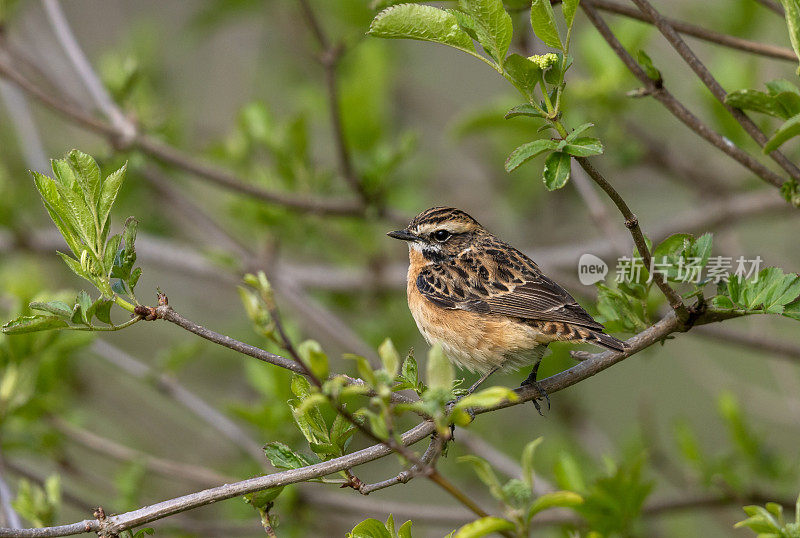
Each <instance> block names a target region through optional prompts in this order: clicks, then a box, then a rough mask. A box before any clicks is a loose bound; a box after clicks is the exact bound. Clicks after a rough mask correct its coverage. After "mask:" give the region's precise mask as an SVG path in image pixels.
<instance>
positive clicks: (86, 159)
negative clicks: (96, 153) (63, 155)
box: [67, 149, 101, 207]
mask: <svg viewBox="0 0 800 538" xmlns="http://www.w3.org/2000/svg"><path fill="white" fill-rule="evenodd" d="M67 158H68V159H69V162H70V163H71V164H72V167H73V168H74V169H75V172H77V174H76V178H77V180H78V183H79V184H80V186H81V189H82V190H83V192H84V194H85V196H86V202H87V203H88V204H89V205H90V206H91V207H94V206H96V205H97V200H98V197H99V196H100V185H101V181H100V167H99V166H97V162H96V161H95V160H94V159H93V158H92V157H91V155H87V154H86V153H84V152H82V151H80V150H77V149H73V150H72V151H70V152H69V155H68V156H67Z"/></svg>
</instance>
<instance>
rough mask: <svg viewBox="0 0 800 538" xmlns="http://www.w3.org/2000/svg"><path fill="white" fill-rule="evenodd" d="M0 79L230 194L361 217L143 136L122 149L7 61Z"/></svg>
mask: <svg viewBox="0 0 800 538" xmlns="http://www.w3.org/2000/svg"><path fill="white" fill-rule="evenodd" d="M0 76H2V77H4V78H6V79H8V80H9V81H11V82H13V83H14V84H16V85H17V86H19V87H20V88H22V89H23V90H24V91H25V92H27V93H28V94H29V95H31V96H32V97H34V98H35V99H36V100H38V101H39V102H41V103H42V104H44V105H45V106H47V107H48V108H50V109H52V110H54V111H56V112H58V113H59V114H61V115H63V116H64V117H66V118H68V119H69V120H71V121H72V122H73V123H75V124H77V125H79V126H81V127H83V128H85V129H88V130H90V131H92V132H94V133H96V134H98V135H101V136H103V137H105V138H106V139H107V140H108V141H109V142H110V143H111V144H112V145H115V146H116V147H119V148H120V149H138V150H140V151H142V152H143V153H146V154H147V155H149V156H150V157H153V158H154V159H156V160H158V161H160V162H163V163H165V164H168V165H171V166H174V167H176V168H180V169H182V170H185V171H187V172H190V173H191V174H193V175H195V176H196V177H198V178H200V179H204V180H206V181H207V182H209V183H213V184H215V185H217V186H220V187H223V188H225V189H227V190H230V191H232V192H236V193H239V194H244V195H247V196H250V197H252V198H256V199H259V200H263V201H266V202H270V203H274V204H277V205H281V206H284V207H287V208H289V209H293V210H297V211H303V212H306V213H313V214H319V215H336V216H360V215H363V213H364V211H363V206H362V204H361V202H360V201H357V200H355V201H354V200H348V199H342V198H334V197H324V198H321V197H320V198H315V197H311V196H303V195H296V194H293V193H284V192H275V191H270V190H266V189H263V188H261V187H259V186H257V185H254V184H252V183H248V182H246V181H244V180H242V179H240V178H239V177H238V176H236V175H235V174H233V173H231V172H228V171H226V170H222V169H220V168H217V167H215V166H212V165H210V164H207V163H205V162H202V161H200V160H197V159H195V158H194V157H193V156H191V155H189V154H187V153H185V152H183V151H181V150H179V149H177V148H174V147H172V146H169V145H167V144H165V143H162V142H159V141H157V140H155V139H154V138H151V137H149V136H147V135H144V134H138V135H136V136H135V137H133V138H132V139H131V140H130V142H129V145H128V146H125V147H122V146H120V145H119V142H120V140H119V138H120V135H121V134H123V133H121V132H120V131H118V130H117V129H116V128H115V127H114V126H113V125H111V124H109V123H106V122H104V121H102V120H99V119H96V118H94V117H93V116H91V115H89V114H86V113H85V112H83V111H82V110H80V109H78V108H77V107H74V106H72V105H71V104H69V103H67V102H66V101H64V100H61V99H59V98H56V97H53V96H51V95H49V94H47V93H45V92H44V91H43V90H42V89H41V88H39V87H38V86H37V85H36V84H34V83H33V82H31V81H30V80H29V79H27V78H26V77H25V76H24V75H22V74H21V73H20V72H19V71H17V70H16V69H14V68H13V67H11V65H10V64H9V63H8V62H6V61H0Z"/></svg>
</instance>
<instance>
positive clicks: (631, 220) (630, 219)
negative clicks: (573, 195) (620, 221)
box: [575, 157, 689, 322]
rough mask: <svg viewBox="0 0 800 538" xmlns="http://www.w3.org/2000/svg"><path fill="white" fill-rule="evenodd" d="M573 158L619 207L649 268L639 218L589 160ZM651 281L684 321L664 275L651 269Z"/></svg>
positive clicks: (685, 313)
mask: <svg viewBox="0 0 800 538" xmlns="http://www.w3.org/2000/svg"><path fill="white" fill-rule="evenodd" d="M575 160H576V161H577V162H578V164H579V165H581V168H583V169H584V170H585V171H586V173H587V174H589V177H591V178H592V179H593V180H594V182H595V183H597V184H598V185H599V186H600V188H601V189H603V190H604V191H605V192H606V194H607V195H608V197H609V198H611V200H612V201H613V202H614V204H615V205H616V206H617V208H618V209H619V211H620V213H622V216H623V217H624V218H625V227H626V228H628V230H630V232H631V236H632V237H633V242H634V244H635V245H636V249H637V250H638V251H639V255H641V257H642V260H643V261H644V265H645V268H647V269H648V270H650V268H651V267H652V263H651V262H652V257H651V255H650V249H649V248H648V246H647V241H645V238H644V234H643V233H642V230H641V228H640V227H639V219H638V218H637V217H636V215H634V214H633V211H631V209H630V207H628V204H627V203H626V202H625V200H624V199H623V198H622V196H620V195H619V193H618V192H617V191H616V189H614V187H613V186H612V185H611V183H609V182H608V181H607V180H606V178H604V177H603V175H602V174H601V173H600V172H599V171H598V170H597V169H596V168H595V167H594V166H593V165H592V163H591V162H589V160H588V159H587V158H585V157H575ZM652 277H653V282H655V283H656V286H658V289H660V290H661V293H663V294H664V297H666V298H667V301H669V305H670V307H671V308H672V309H673V310H674V311H675V313H676V314H677V315H678V317H679V318H680V320H681V321H682V322H683V321H686V319H687V318H688V317H689V312H688V310H687V309H686V305H684V304H683V300H682V299H681V296H680V295H678V292H676V291H675V290H674V289H672V287H671V286H670V285H669V284H668V283H667V281H666V280H665V279H664V275H662V274H660V273H657V272H655V271H653V273H652Z"/></svg>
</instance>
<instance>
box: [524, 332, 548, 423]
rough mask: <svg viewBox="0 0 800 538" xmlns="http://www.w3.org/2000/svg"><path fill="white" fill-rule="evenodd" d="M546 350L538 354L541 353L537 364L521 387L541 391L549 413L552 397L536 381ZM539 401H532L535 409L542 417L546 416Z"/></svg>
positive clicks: (535, 399)
mask: <svg viewBox="0 0 800 538" xmlns="http://www.w3.org/2000/svg"><path fill="white" fill-rule="evenodd" d="M545 349H546V348H542V350H541V351H540V352H538V353H539V358H538V360H537V361H536V364H534V365H533V369H532V370H531V373H530V374H529V375H528V377H527V378H525V381H523V382H522V383H521V384H520V387H525V386H533V387H534V388H535V389H536V390H537V391H539V394H541V395H542V396H543V397H544V399H545V400H547V410H548V411H549V410H550V396H549V395H548V394H547V391H546V390H544V388H543V387H542V386H541V385H540V384H539V383H538V382H537V381H536V374H537V373H538V372H539V365H540V364H541V363H542V356H543V355H544V352H545ZM538 399H539V397H536V398H534V399H533V400H531V401H532V402H533V405H534V407H536V411H538V412H539V414H540V415H542V416H544V415H543V413H542V408H541V406H540V405H539V402H538V401H537V400H538Z"/></svg>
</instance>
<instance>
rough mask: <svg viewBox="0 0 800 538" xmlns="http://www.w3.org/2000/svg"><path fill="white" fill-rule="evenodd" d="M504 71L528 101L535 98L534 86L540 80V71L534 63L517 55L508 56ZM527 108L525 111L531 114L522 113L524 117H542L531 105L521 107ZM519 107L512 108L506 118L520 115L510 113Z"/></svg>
mask: <svg viewBox="0 0 800 538" xmlns="http://www.w3.org/2000/svg"><path fill="white" fill-rule="evenodd" d="M505 70H506V73H507V74H508V76H509V77H511V81H512V83H513V84H514V86H515V87H516V88H517V89H518V90H519V91H520V92H521V93H522V94H523V95H524V96H526V97H527V98H528V99H533V98H534V96H535V93H534V91H535V89H536V85H537V84H539V82H541V80H542V70H541V69H540V68H539V66H537V65H536V64H535V63H533V62H532V61H530V60H529V59H527V58H525V57H524V56H520V55H519V54H509V56H508V58H506V63H505ZM522 107H527V108H526V110H532V111H533V114H529V113H524V115H526V116H532V115H535V116H536V117H543V116H542V113H541V112H539V111H538V110H536V109H535V108H534V107H533V105H530V104H528V105H522ZM520 108H521V107H514V108H512V109H511V110H510V111H509V112H508V113H507V114H506V118H513V117H514V116H519V115H521V114H522V113H512V112H514V111H515V110H517V109H520Z"/></svg>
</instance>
